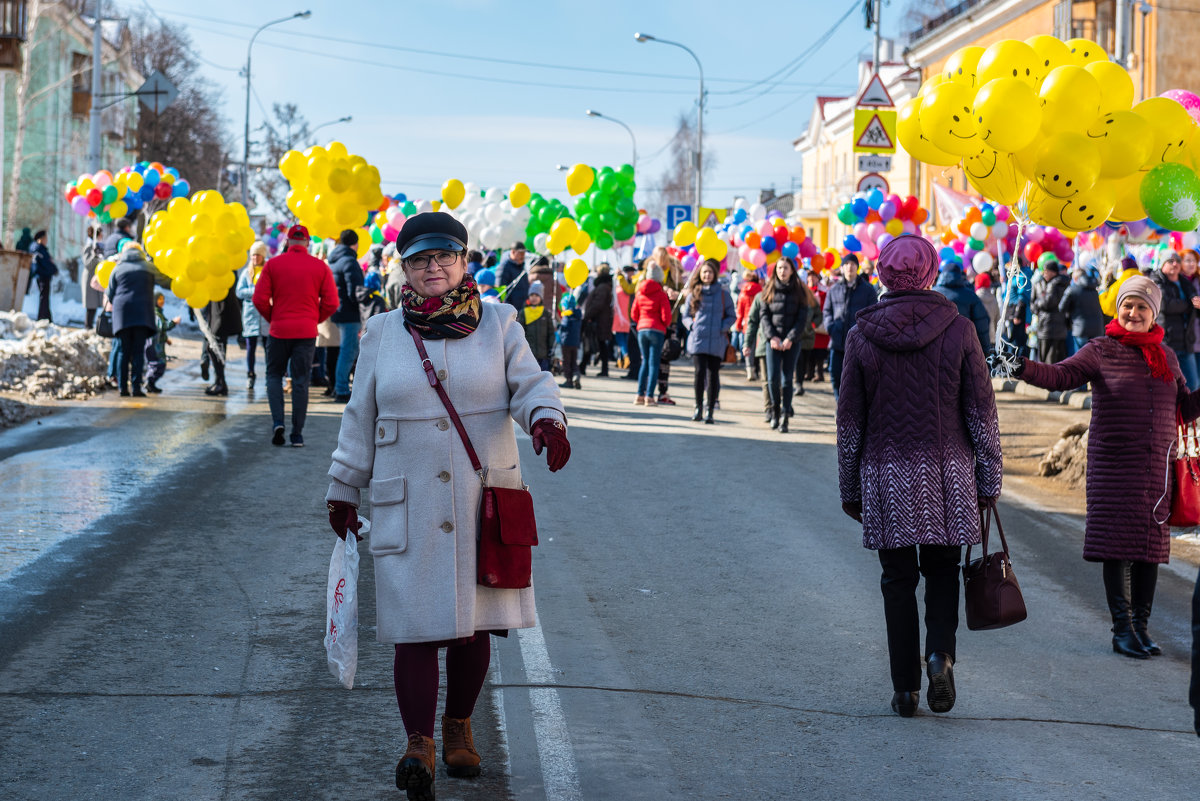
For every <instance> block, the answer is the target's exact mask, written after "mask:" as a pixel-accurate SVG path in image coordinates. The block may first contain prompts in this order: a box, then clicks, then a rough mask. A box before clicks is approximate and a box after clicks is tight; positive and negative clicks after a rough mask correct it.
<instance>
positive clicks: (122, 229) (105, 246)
mask: <svg viewBox="0 0 1200 801" xmlns="http://www.w3.org/2000/svg"><path fill="white" fill-rule="evenodd" d="M133 238H134V236H133V234H131V233H129V220H127V219H125V218H124V217H122V218H121V219H119V220H117V227H116V230H114V231H113V232H112V233H111V234H109V235H108V236H106V237H104V241H103V242H102V243H101V244H100V252H101V254H102V255H103V256H104V258H106V259H108V258H112V257H113V256H115V255H117V250H118V249H119V248H120V246H121V240H122V239H133Z"/></svg>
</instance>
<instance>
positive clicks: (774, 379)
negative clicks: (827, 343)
mask: <svg viewBox="0 0 1200 801" xmlns="http://www.w3.org/2000/svg"><path fill="white" fill-rule="evenodd" d="M799 355H800V349H799V348H798V347H796V346H795V345H793V346H792V347H791V348H789V349H788V350H775V349H774V348H772V347H770V346H768V347H767V386H768V387H769V389H770V392H771V407H772V408H773V409H776V410H778V411H779V414H781V415H787V416H788V417H791V416H792V373H794V372H795V370H796V357H797V356H799Z"/></svg>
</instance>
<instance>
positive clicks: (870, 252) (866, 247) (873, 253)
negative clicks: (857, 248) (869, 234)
mask: <svg viewBox="0 0 1200 801" xmlns="http://www.w3.org/2000/svg"><path fill="white" fill-rule="evenodd" d="M862 254H863V256H864V257H866V258H868V259H877V258H879V246H878V245H876V244H875V243H874V242H872V241H871V240H870V239H868V240H866V241H865V242H863V243H862Z"/></svg>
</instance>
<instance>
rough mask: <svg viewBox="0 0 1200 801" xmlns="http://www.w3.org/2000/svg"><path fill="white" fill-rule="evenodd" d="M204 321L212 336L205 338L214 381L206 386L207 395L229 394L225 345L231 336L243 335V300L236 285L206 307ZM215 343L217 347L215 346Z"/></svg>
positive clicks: (206, 354) (205, 348)
mask: <svg viewBox="0 0 1200 801" xmlns="http://www.w3.org/2000/svg"><path fill="white" fill-rule="evenodd" d="M204 322H205V323H207V324H208V329H209V332H210V333H211V334H212V338H211V339H210V338H209V337H205V338H204V350H205V356H207V358H208V361H209V362H210V363H211V364H212V368H213V379H214V380H213V383H212V385H211V386H209V387H207V388H205V390H204V394H205V395H228V394H229V387H228V386H226V384H225V346H226V344H227V343H228V342H229V337H236V336H241V333H242V302H241V301H240V300H238V296H237V292H236V290H235V288H234V286H233V285H232V284H231V285H230V286H229V292H228V293H227V294H226V295H225V297H224V298H222V299H221V300H214V301H213V302H211V303H209V304H208V306H206V307H205V308H204ZM214 345H215V348H214Z"/></svg>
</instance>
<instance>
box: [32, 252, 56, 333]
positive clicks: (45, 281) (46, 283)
mask: <svg viewBox="0 0 1200 801" xmlns="http://www.w3.org/2000/svg"><path fill="white" fill-rule="evenodd" d="M29 253H30V254H31V255H32V256H33V269H32V270H31V273H32V275H33V278H34V280H35V281H37V288H38V313H37V318H38V319H39V320H49V319H50V279H52V278H53V277H54V276H56V275H58V265H57V264H55V263H54V259H52V258H50V251H49V249H47V247H46V232H45V231H38V232H37V233H36V234H34V235H33V244H32V245H30V246H29Z"/></svg>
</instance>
